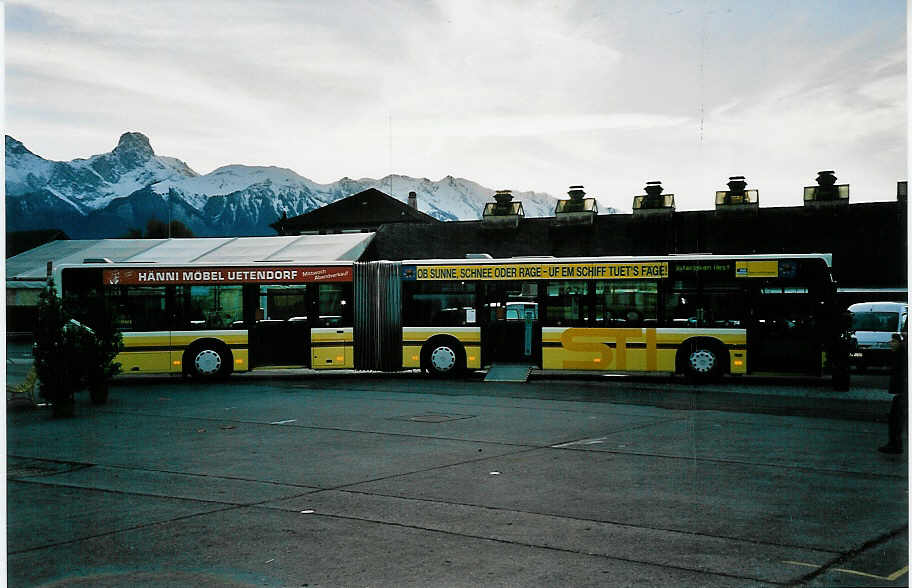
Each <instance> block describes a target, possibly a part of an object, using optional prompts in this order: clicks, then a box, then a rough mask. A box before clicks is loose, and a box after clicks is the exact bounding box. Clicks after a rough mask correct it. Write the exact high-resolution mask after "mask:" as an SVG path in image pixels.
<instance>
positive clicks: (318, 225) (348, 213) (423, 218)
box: [270, 188, 441, 233]
mask: <svg viewBox="0 0 912 588" xmlns="http://www.w3.org/2000/svg"><path fill="white" fill-rule="evenodd" d="M403 222H409V223H425V224H432V225H439V224H441V221H439V220H437V219H436V218H434V217H432V216H431V215H429V214H425V213H423V212H421V211H420V210H417V209H415V208H412V207H411V206H409V205H408V204H405V203H403V202H400V201H399V200H396V199H395V198H393V197H392V196H389V195H388V194H385V193H383V192H381V191H380V190H377V189H376V188H368V189H367V190H364V191H363V192H358V193H357V194H352V195H351V196H348V197H346V198H342V199H341V200H336V201H335V202H333V203H331V204H327V205H326V206H322V207H320V208H317V209H316V210H312V211H310V212H307V213H305V214H301V215H298V216H295V217H292V218H287V219H284V220H280V221H277V222H275V223H273V224H272V225H270V226H272V227H273V228H275V229H276V230H277V231H279V232H280V233H281V232H283V229H284V232H286V233H297V232H299V231H310V230H326V229H340V230H344V229H360V228H372V227H373V228H376V227H379V226H380V225H384V224H391V223H403Z"/></svg>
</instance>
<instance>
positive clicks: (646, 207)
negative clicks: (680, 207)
mask: <svg viewBox="0 0 912 588" xmlns="http://www.w3.org/2000/svg"><path fill="white" fill-rule="evenodd" d="M663 190H664V188H662V182H660V181H652V182H646V194H640V195H639V196H634V197H633V214H634V216H644V215H653V214H671V213H673V212H674V209H675V197H674V194H662V191H663Z"/></svg>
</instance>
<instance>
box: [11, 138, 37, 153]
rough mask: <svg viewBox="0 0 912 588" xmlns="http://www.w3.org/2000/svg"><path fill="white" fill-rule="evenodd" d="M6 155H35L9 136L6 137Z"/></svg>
mask: <svg viewBox="0 0 912 588" xmlns="http://www.w3.org/2000/svg"><path fill="white" fill-rule="evenodd" d="M6 153H7V155H24V154H26V153H28V154H30V155H34V154H33V153H32V152H31V151H29V150H28V148H27V147H26V146H25V145H23V144H22V142H21V141H18V140H16V139H14V138H12V137H10V136H9V135H6Z"/></svg>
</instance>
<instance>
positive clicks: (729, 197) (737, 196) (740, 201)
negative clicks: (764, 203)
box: [716, 176, 760, 211]
mask: <svg viewBox="0 0 912 588" xmlns="http://www.w3.org/2000/svg"><path fill="white" fill-rule="evenodd" d="M745 187H747V181H746V180H745V179H744V176H730V177H729V178H728V190H721V191H717V192H716V210H741V211H743V210H757V209H759V208H760V192H759V191H758V190H745V189H744V188H745Z"/></svg>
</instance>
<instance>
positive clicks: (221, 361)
mask: <svg viewBox="0 0 912 588" xmlns="http://www.w3.org/2000/svg"><path fill="white" fill-rule="evenodd" d="M184 365H185V366H188V369H187V371H189V372H190V375H192V376H193V377H195V378H200V379H216V378H226V377H228V374H230V373H231V368H232V356H231V351H230V350H229V349H228V348H227V347H226V346H225V344H224V343H222V342H221V341H202V342H198V343H195V344H193V345H192V346H190V347H189V348H188V349H187V351H186V352H185V353H184Z"/></svg>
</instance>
